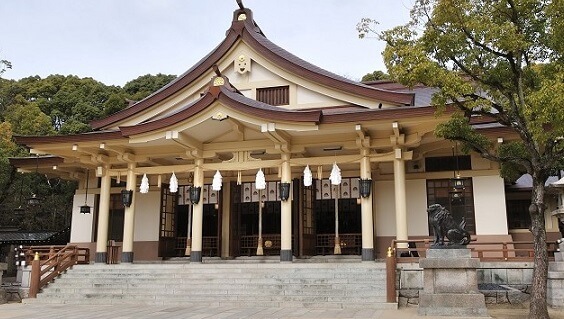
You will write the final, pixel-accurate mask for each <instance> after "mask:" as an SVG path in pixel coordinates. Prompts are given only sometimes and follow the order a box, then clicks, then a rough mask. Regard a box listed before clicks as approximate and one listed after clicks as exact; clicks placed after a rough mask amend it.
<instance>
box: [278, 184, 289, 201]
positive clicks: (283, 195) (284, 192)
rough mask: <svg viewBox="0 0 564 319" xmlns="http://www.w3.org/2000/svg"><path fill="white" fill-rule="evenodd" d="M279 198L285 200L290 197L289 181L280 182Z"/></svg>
mask: <svg viewBox="0 0 564 319" xmlns="http://www.w3.org/2000/svg"><path fill="white" fill-rule="evenodd" d="M279 188H280V189H279V190H280V199H281V200H282V201H287V200H288V198H290V183H280V184H279Z"/></svg>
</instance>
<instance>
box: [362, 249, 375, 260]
mask: <svg viewBox="0 0 564 319" xmlns="http://www.w3.org/2000/svg"><path fill="white" fill-rule="evenodd" d="M362 261H374V248H362Z"/></svg>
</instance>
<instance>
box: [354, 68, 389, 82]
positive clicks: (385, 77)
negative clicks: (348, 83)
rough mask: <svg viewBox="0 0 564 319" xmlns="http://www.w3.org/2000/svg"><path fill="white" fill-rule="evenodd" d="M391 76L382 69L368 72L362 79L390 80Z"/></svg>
mask: <svg viewBox="0 0 564 319" xmlns="http://www.w3.org/2000/svg"><path fill="white" fill-rule="evenodd" d="M389 79H390V76H389V75H388V74H386V73H384V72H382V71H379V70H377V71H374V72H372V73H366V74H365V75H364V76H363V77H362V79H361V81H362V82H370V81H378V80H389Z"/></svg>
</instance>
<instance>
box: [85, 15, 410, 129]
mask: <svg viewBox="0 0 564 319" xmlns="http://www.w3.org/2000/svg"><path fill="white" fill-rule="evenodd" d="M241 7H242V5H241ZM239 40H243V41H244V42H245V43H246V44H247V45H249V46H250V47H252V48H253V49H254V50H256V51H257V52H259V53H260V54H262V55H263V56H264V57H266V58H267V59H269V60H271V61H272V62H273V63H275V64H277V65H278V66H280V67H281V68H284V69H286V70H287V71H289V72H291V73H294V74H298V75H299V76H301V77H304V78H307V79H310V80H312V81H315V82H317V83H320V84H322V85H325V86H327V87H331V88H333V89H337V90H341V91H345V92H349V93H352V94H355V95H360V96H363V97H367V98H370V99H374V100H379V101H385V102H389V103H391V104H395V105H398V106H411V105H413V103H414V94H413V93H405V92H394V91H388V90H384V89H379V88H374V87H371V86H368V85H364V84H362V83H358V82H354V81H351V80H349V79H346V78H344V77H341V76H338V75H336V74H333V73H331V72H328V71H326V70H323V69H321V68H319V67H317V66H315V65H313V64H311V63H308V62H306V61H304V60H302V59H300V58H298V57H296V56H295V55H293V54H291V53H289V52H287V51H286V50H284V49H282V48H280V47H279V46H277V45H276V44H274V43H272V42H271V41H270V40H268V39H267V38H266V37H265V36H264V34H263V33H262V31H261V30H260V28H259V27H258V25H257V24H256V23H255V21H254V20H253V13H252V11H251V10H250V9H248V8H241V9H237V10H235V12H234V13H233V21H232V24H231V27H230V28H229V30H228V31H227V35H226V37H225V39H224V40H223V41H222V42H221V43H220V44H219V45H218V46H217V47H216V48H215V49H214V50H212V51H211V52H210V53H209V54H208V55H206V56H205V57H204V58H203V59H201V60H200V61H199V62H198V63H196V64H195V65H194V66H193V67H192V68H190V69H189V70H188V71H186V72H185V73H184V74H182V75H180V76H179V77H178V78H176V79H175V80H173V81H172V82H170V83H169V84H167V85H166V86H164V87H163V88H161V89H160V90H158V91H157V92H155V93H153V94H152V95H150V96H148V97H147V98H145V99H143V100H141V101H139V102H137V103H136V104H134V105H132V106H131V107H129V108H126V109H124V110H122V111H120V112H117V113H115V114H113V115H110V116H109V117H106V118H104V119H100V120H96V121H92V122H91V123H90V125H91V126H92V128H94V129H103V128H107V127H109V126H111V125H115V124H118V123H119V122H120V121H122V120H124V119H126V118H128V117H130V116H132V115H134V114H136V113H139V112H142V111H144V110H147V109H149V108H151V107H152V106H153V105H155V104H157V103H159V102H161V101H163V100H164V99H166V98H167V97H169V96H171V95H173V94H175V93H177V92H179V91H180V90H182V89H183V88H184V87H186V86H188V85H190V83H192V82H193V81H195V80H196V79H198V78H199V77H201V76H202V75H203V74H204V73H206V72H207V71H209V70H210V69H211V68H212V66H213V65H215V64H217V62H218V61H219V60H220V59H221V58H222V57H223V56H224V55H225V54H226V53H227V52H228V51H229V50H230V49H231V48H232V47H233V46H234V45H235V44H236V43H237V42H238V41H239Z"/></svg>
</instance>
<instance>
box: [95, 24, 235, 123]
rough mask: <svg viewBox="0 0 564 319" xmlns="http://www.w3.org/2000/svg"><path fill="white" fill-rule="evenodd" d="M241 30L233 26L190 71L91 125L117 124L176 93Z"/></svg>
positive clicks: (226, 48)
mask: <svg viewBox="0 0 564 319" xmlns="http://www.w3.org/2000/svg"><path fill="white" fill-rule="evenodd" d="M239 34H240V30H235V29H234V28H233V26H232V27H231V28H230V29H229V30H228V32H227V36H226V37H225V39H224V40H223V41H222V42H221V43H220V44H219V45H218V46H217V47H215V48H214V49H213V50H212V51H211V52H210V53H208V55H206V56H205V57H204V58H202V59H201V60H200V61H198V63H196V64H195V65H194V66H192V68H190V69H189V70H188V71H186V72H184V73H183V74H182V75H180V76H179V77H177V78H176V79H175V80H173V81H172V82H170V83H169V84H167V85H166V86H164V87H163V88H161V89H160V90H158V91H156V92H155V93H153V94H151V95H149V96H148V97H146V98H145V99H143V100H141V101H139V102H137V103H135V104H134V105H132V106H130V107H128V108H126V109H123V110H121V111H119V112H117V113H114V114H112V115H110V116H108V117H106V118H103V119H100V120H96V121H92V122H90V126H92V128H94V129H100V128H104V127H107V126H109V125H112V124H115V123H117V122H119V121H121V120H123V119H126V118H128V117H130V116H132V115H134V114H137V113H140V112H142V111H144V110H146V109H148V108H149V107H151V106H153V105H154V104H157V103H159V102H160V101H162V100H164V99H166V98H167V97H169V96H172V95H174V94H175V93H177V92H178V91H180V90H181V89H182V88H184V87H185V86H187V85H188V84H190V83H191V82H193V81H195V80H196V79H197V78H199V77H200V76H201V75H202V74H204V73H205V72H207V71H208V70H210V69H211V68H212V66H213V65H214V64H216V63H217V62H218V61H219V59H220V58H221V57H222V56H223V55H224V54H225V53H226V52H227V51H229V49H231V47H232V46H233V45H234V44H235V42H237V39H239Z"/></svg>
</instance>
